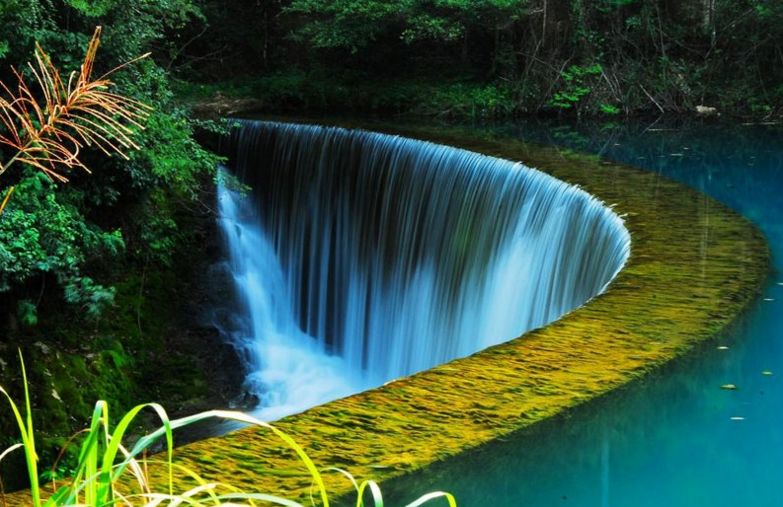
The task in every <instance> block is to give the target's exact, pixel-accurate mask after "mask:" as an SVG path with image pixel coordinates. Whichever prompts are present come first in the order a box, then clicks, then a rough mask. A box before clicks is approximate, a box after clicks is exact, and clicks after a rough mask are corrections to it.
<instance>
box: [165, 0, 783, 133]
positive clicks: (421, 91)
mask: <svg viewBox="0 0 783 507" xmlns="http://www.w3.org/2000/svg"><path fill="white" fill-rule="evenodd" d="M205 12H206V14H207V18H206V20H205V21H204V22H203V23H200V24H198V25H194V26H191V27H190V28H189V34H188V36H187V37H186V38H185V39H184V40H183V43H182V47H181V48H180V50H177V51H176V52H174V53H173V54H172V61H171V69H172V70H176V71H177V75H178V77H179V78H181V79H184V80H189V81H192V82H201V83H204V82H210V81H211V82H212V83H213V86H188V85H184V84H182V85H181V86H182V89H183V91H186V92H188V93H189V94H190V95H192V96H194V97H195V98H199V99H202V100H203V99H208V98H209V97H210V96H211V95H212V94H214V93H215V92H216V91H218V92H220V93H221V94H223V95H232V94H233V95H240V96H253V97H256V98H259V99H262V101H263V103H261V104H258V106H260V107H263V108H264V109H288V110H296V111H301V110H302V109H303V108H307V109H312V110H319V109H320V110H327V111H345V110H361V111H367V110H377V111H382V112H414V113H424V114H431V115H439V116H452V117H466V116H485V117H492V116H494V117H498V116H510V115H518V114H529V113H546V114H555V113H557V114H560V113H566V114H599V115H617V114H635V113H653V114H659V113H660V112H662V111H665V112H667V113H689V112H694V111H695V110H696V108H697V106H704V107H714V108H717V110H718V112H722V113H724V114H734V115H743V116H753V117H757V118H766V117H773V116H779V115H780V114H781V112H782V111H783V109H782V108H783V2H781V1H780V0H596V1H590V2H588V1H585V0H332V1H321V0H260V1H259V0H239V1H231V2H228V1H223V0H207V1H206V2H205ZM238 19H241V20H242V21H241V23H237V20H238Z"/></svg>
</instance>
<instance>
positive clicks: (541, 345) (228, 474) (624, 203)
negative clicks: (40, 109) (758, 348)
mask: <svg viewBox="0 0 783 507" xmlns="http://www.w3.org/2000/svg"><path fill="white" fill-rule="evenodd" d="M349 126H356V125H355V124H351V125H349ZM361 126H362V127H365V128H368V129H371V130H377V131H384V132H389V133H400V134H402V135H405V136H408V137H414V138H419V139H427V140H432V141H435V142H439V143H443V144H449V145H453V146H459V147H463V148H466V149H470V150H473V151H477V152H481V153H485V154H488V155H494V156H498V157H502V158H507V159H510V160H519V161H523V162H524V163H525V164H526V165H528V166H531V167H536V168H538V169H541V170H543V171H545V172H547V173H549V174H552V175H553V176H555V177H557V178H559V179H562V180H564V181H567V182H569V183H573V184H578V185H579V186H581V187H582V188H583V189H585V190H586V191H588V192H590V193H592V194H594V195H596V196H597V197H598V198H600V199H601V200H603V201H605V202H606V203H608V204H611V205H614V210H615V211H616V212H617V213H618V214H620V215H622V216H625V220H626V226H627V228H628V230H629V231H630V233H631V238H632V245H631V249H632V251H631V257H630V259H629V261H628V263H627V265H626V266H625V268H624V269H623V270H622V271H621V272H620V273H619V275H618V276H617V278H616V279H615V280H614V281H613V282H612V283H611V285H610V287H609V288H608V290H607V291H606V292H605V293H604V294H602V295H600V296H598V297H596V298H594V299H592V300H591V301H590V302H589V303H588V304H586V305H585V306H583V307H581V308H579V309H577V310H575V311H573V312H571V313H569V314H568V315H566V316H564V317H563V318H561V319H560V320H558V321H557V322H555V323H553V324H551V325H549V326H546V327H544V328H542V329H538V330H534V331H531V332H529V333H527V334H525V335H524V336H522V337H520V338H517V339H514V340H511V341H509V342H506V343H504V344H501V345H497V346H494V347H491V348H488V349H485V350H483V351H481V352H478V353H476V354H474V355H472V356H469V357H467V358H463V359H459V360H456V361H452V362H450V363H448V364H444V365H441V366H438V367H435V368H433V369H431V370H428V371H426V372H422V373H419V374H416V375H413V376H411V377H407V378H402V379H399V380H395V381H393V382H390V383H387V384H386V385H384V386H382V387H380V388H378V389H374V390H371V391H366V392H363V393H360V394H357V395H354V396H351V397H348V398H344V399H341V400H337V401H333V402H331V403H327V404H325V405H322V406H319V407H315V408H313V409H310V410H308V411H306V412H304V413H301V414H298V415H294V416H291V417H287V418H285V419H283V420H281V421H278V422H277V423H276V426H277V427H279V428H280V429H282V430H283V431H285V432H287V433H288V434H290V435H291V436H293V437H294V438H295V439H296V440H297V442H298V443H299V444H300V445H302V446H303V447H304V448H305V450H306V451H307V453H308V454H309V456H310V457H311V458H312V459H313V461H314V462H315V463H316V464H317V465H318V466H319V467H323V468H326V467H333V466H336V467H341V468H345V469H347V470H348V471H350V472H351V473H352V474H353V475H354V476H356V477H358V478H362V479H369V478H373V479H376V480H378V481H384V480H388V479H391V478H394V477H399V476H401V475H402V474H405V473H409V472H411V471H414V470H417V469H421V468H423V467H427V466H428V465H430V464H433V463H434V462H437V461H439V460H444V459H447V458H449V457H451V456H455V455H457V454H460V453H463V452H465V451H467V450H469V449H472V448H476V447H478V446H481V445H483V444H486V443H488V442H490V441H492V440H494V439H497V438H499V437H503V436H506V435H509V434H510V433H512V432H515V431H518V430H521V429H523V428H526V427H529V426H531V425H533V424H535V423H536V422H539V421H542V420H544V419H546V418H549V417H551V416H554V415H556V414H559V413H563V412H564V411H566V410H568V409H571V408H573V407H576V406H577V405H580V404H583V403H585V402H586V401H588V400H590V399H593V398H596V397H598V396H601V395H603V394H606V393H607V392H609V391H610V390H612V389H615V388H617V387H619V386H621V385H623V384H626V383H628V382H629V381H632V380H634V379H636V378H639V377H640V376H642V375H644V374H645V373H647V372H649V371H651V370H652V369H654V368H656V367H657V366H660V365H661V364H663V363H666V362H667V361H670V360H671V359H673V358H675V357H677V356H679V355H681V354H683V353H685V352H687V351H688V350H690V349H691V348H693V347H694V346H695V345H696V344H698V343H700V342H702V341H705V340H708V339H710V338H714V337H715V336H717V335H718V334H720V333H721V332H722V331H723V330H724V329H725V328H726V327H727V326H728V325H729V324H730V323H731V322H732V321H733V320H734V319H735V318H736V317H737V316H738V315H739V314H740V313H741V312H742V311H743V310H744V308H745V307H746V306H747V305H748V304H749V303H750V302H752V301H753V300H754V296H756V294H757V293H758V289H759V287H760V285H761V283H762V282H763V281H764V279H765V278H766V276H767V273H768V262H769V260H768V256H769V253H768V249H767V246H766V242H765V241H764V238H763V237H762V235H761V234H760V233H759V232H758V230H757V229H756V228H755V227H753V226H752V225H751V224H750V223H749V222H748V221H747V220H745V219H744V218H742V217H741V216H739V215H737V214H736V213H734V212H733V211H731V210H729V209H728V208H727V207H725V206H724V205H722V204H720V203H718V202H717V201H715V200H713V199H711V198H709V197H707V196H705V195H703V194H700V193H698V192H696V191H694V190H691V189H689V188H686V187H684V186H683V185H680V184H678V183H675V182H673V181H670V180H667V179H664V178H661V177H659V176H658V175H656V174H655V173H652V172H645V171H640V170H637V169H633V168H629V167H626V166H622V165H618V164H614V163H609V162H606V161H601V160H598V159H597V158H596V157H589V156H581V155H575V154H573V153H571V152H561V151H558V150H557V149H555V148H551V147H541V146H534V145H530V144H526V143H523V142H521V141H518V140H513V139H506V138H502V137H495V136H493V135H492V134H482V133H477V132H476V131H475V130H471V131H465V132H463V131H460V130H459V129H450V130H445V131H444V130H443V129H440V130H438V131H437V133H433V132H432V131H431V130H428V129H419V128H416V127H389V126H388V125H380V124H372V123H363V124H362V125H361ZM479 136H480V138H479ZM509 311H513V308H509ZM422 339H426V337H422ZM176 462H178V463H180V464H183V465H185V466H187V467H189V468H191V469H193V470H195V471H197V472H198V473H199V474H201V476H202V477H204V478H205V479H207V480H210V481H219V482H225V483H229V484H231V485H233V486H234V487H237V488H240V489H242V490H245V491H253V492H257V491H260V492H265V493H271V494H276V495H280V496H283V497H286V498H289V499H291V500H299V501H302V502H305V501H307V498H308V497H309V493H308V492H309V489H310V486H311V480H310V476H309V475H308V473H307V471H306V470H305V468H304V466H303V465H302V464H301V463H300V462H298V461H297V459H296V457H295V456H294V454H293V452H291V451H288V450H286V449H285V448H284V446H283V445H281V444H280V442H279V441H278V440H276V438H275V437H274V436H273V435H272V434H271V433H270V432H269V431H264V430H258V429H244V430H240V431H237V432H234V433H231V434H228V435H225V436H222V437H216V438H211V439H207V440H203V441H200V442H196V443H193V444H189V445H186V446H184V447H182V448H180V449H178V451H177V452H176ZM161 472H162V471H161V470H156V471H154V472H153V473H154V474H157V477H158V478H159V479H160V482H159V484H161V485H162V486H163V485H165V484H166V482H165V476H164V475H163V474H162V473H161ZM327 485H328V486H329V488H330V490H331V492H332V494H333V495H335V496H337V495H340V494H341V493H347V492H349V489H350V484H349V483H348V482H347V481H345V480H344V479H340V478H339V477H337V476H334V477H332V476H327ZM424 492H425V491H421V492H413V493H424ZM16 499H17V500H19V497H18V496H17V497H16Z"/></svg>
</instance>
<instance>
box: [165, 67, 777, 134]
mask: <svg viewBox="0 0 783 507" xmlns="http://www.w3.org/2000/svg"><path fill="white" fill-rule="evenodd" d="M173 90H174V93H175V95H176V97H177V100H178V101H179V102H180V103H182V104H183V105H184V106H186V107H189V108H191V109H192V110H193V113H194V114H195V115H196V116H198V117H203V118H212V119H216V118H223V117H226V116H236V115H241V114H253V113H263V114H292V115H315V114H326V115H351V114H352V115H362V116H367V115H381V116H384V117H389V116H391V117H421V118H430V119H440V120H449V121H465V120H484V121H487V120H490V121H499V120H511V119H514V118H521V117H526V118H534V117H539V118H563V119H569V118H585V119H592V120H594V121H604V122H611V121H617V120H621V119H623V118H628V117H650V118H659V117H661V116H664V117H668V118H690V119H694V118H700V119H704V118H707V119H724V120H733V121H738V122H753V123H764V122H775V123H777V122H781V121H783V108H780V109H776V108H771V107H770V108H761V109H748V108H747V107H746V104H744V103H740V102H735V101H731V100H727V101H724V102H722V103H721V102H717V101H715V102H707V103H704V104H695V105H694V106H693V107H691V108H678V109H665V108H662V107H661V106H660V104H658V105H656V103H655V101H653V100H650V99H649V98H647V97H645V96H642V97H638V98H637V100H635V101H632V102H629V103H627V104H625V105H624V107H623V108H622V109H621V108H617V107H614V108H609V107H603V108H602V107H597V106H596V107H594V108H588V109H586V110H577V109H576V108H568V109H564V108H555V107H551V106H549V105H548V104H547V103H546V101H541V100H532V99H528V100H526V99H524V98H522V97H519V96H517V94H516V92H515V91H514V89H513V88H511V87H509V86H507V85H504V84H502V83H493V82H486V83H485V82H477V81H470V80H453V81H443V80H427V79H408V80H405V79H397V80H375V81H374V80H372V79H349V78H344V77H340V76H326V77H325V76H323V75H322V74H320V73H319V74H317V75H315V76H313V75H311V74H308V73H304V72H287V73H278V74H272V75H268V76H261V77H246V78H236V79H231V80H228V81H222V82H211V83H205V82H189V81H183V80H176V81H174V82H173Z"/></svg>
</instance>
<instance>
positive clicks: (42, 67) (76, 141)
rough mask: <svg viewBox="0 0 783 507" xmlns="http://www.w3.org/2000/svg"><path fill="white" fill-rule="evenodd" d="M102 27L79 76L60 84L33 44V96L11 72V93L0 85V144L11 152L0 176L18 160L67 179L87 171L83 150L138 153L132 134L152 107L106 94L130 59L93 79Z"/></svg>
mask: <svg viewBox="0 0 783 507" xmlns="http://www.w3.org/2000/svg"><path fill="white" fill-rule="evenodd" d="M100 35H101V28H100V27H98V28H96V29H95V33H94V35H93V36H92V39H91V40H90V44H89V46H88V47H87V53H86V54H85V56H84V62H83V63H82V65H81V70H80V72H78V73H77V72H72V73H71V75H70V76H69V77H68V81H67V82H65V81H63V80H62V78H61V76H60V73H59V71H58V70H57V68H56V67H55V66H54V65H53V64H52V61H51V58H49V56H48V55H47V54H46V52H45V51H44V50H43V49H42V48H41V46H39V45H37V44H36V51H35V64H33V63H28V67H29V69H30V71H31V72H32V76H33V77H34V78H35V84H36V85H37V90H36V91H37V92H38V93H37V94H36V93H34V90H33V89H32V88H31V87H30V86H29V85H28V84H27V82H26V81H25V78H24V76H23V75H22V73H21V72H19V71H18V70H16V69H13V72H14V75H15V76H16V79H17V87H16V92H14V91H13V90H11V89H10V88H9V87H8V86H7V85H6V84H5V83H2V82H0V92H2V93H3V94H4V95H5V96H0V145H5V146H6V147H8V148H10V149H11V150H10V151H11V152H12V153H15V154H14V155H13V156H12V157H11V158H10V159H9V160H8V161H6V162H4V163H3V162H0V175H2V174H3V173H4V172H5V171H6V170H7V169H8V168H9V167H10V166H11V165H12V164H14V163H15V162H19V163H22V164H26V165H28V166H31V167H35V168H36V169H39V170H41V171H43V172H44V173H45V174H46V175H47V176H49V177H50V178H52V179H55V180H58V181H63V182H64V181H68V180H67V178H66V176H65V173H66V172H67V171H68V170H71V169H73V168H80V169H83V170H85V171H87V172H90V171H89V169H88V168H87V167H86V166H85V165H84V164H83V163H82V162H81V161H80V160H79V154H80V151H81V149H82V148H83V147H85V146H95V147H97V148H98V149H100V150H101V151H103V152H104V153H105V154H107V155H110V154H112V153H114V154H117V155H120V156H122V157H124V158H127V152H128V151H129V150H132V149H137V148H138V145H137V144H136V143H135V142H134V141H133V135H134V133H135V132H136V131H137V130H139V129H142V128H143V126H142V123H143V122H144V120H146V119H147V117H148V116H149V113H150V110H151V108H150V107H149V106H147V105H146V104H144V103H142V102H139V101H137V100H134V99H131V98H128V97H124V96H122V95H118V94H116V93H112V92H110V91H109V89H110V87H111V86H112V84H113V83H112V81H111V80H110V79H109V76H110V75H111V74H113V73H114V72H116V71H117V70H119V69H120V68H123V67H125V66H127V65H129V64H131V63H133V62H135V61H138V60H140V59H142V58H146V57H147V56H148V54H147V55H143V56H141V57H139V58H136V59H134V60H131V61H130V62H127V63H125V64H123V65H120V66H119V67H116V68H115V69H113V70H111V71H110V72H108V73H106V74H104V75H103V76H101V77H99V78H97V79H93V77H92V74H93V66H94V64H95V55H96V53H97V51H98V46H99V45H100Z"/></svg>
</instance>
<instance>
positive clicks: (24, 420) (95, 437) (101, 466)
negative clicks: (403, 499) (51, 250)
mask: <svg viewBox="0 0 783 507" xmlns="http://www.w3.org/2000/svg"><path fill="white" fill-rule="evenodd" d="M20 360H21V352H20ZM21 371H22V382H23V387H24V404H23V405H22V407H19V406H18V405H17V404H16V403H15V401H14V399H13V397H12V396H11V395H10V394H9V393H8V392H7V391H6V390H5V389H4V388H3V387H2V386H0V395H3V396H4V397H5V398H6V401H7V402H8V406H9V407H10V409H11V413H12V414H13V419H14V421H15V423H16V426H17V429H18V431H19V435H20V437H21V442H19V443H16V444H13V445H11V446H10V447H9V448H7V449H5V450H4V451H2V452H0V462H2V460H3V459H4V458H5V457H6V456H7V455H8V454H9V453H12V452H14V451H20V452H23V453H24V463H25V467H26V471H27V475H28V478H29V480H30V500H31V503H32V505H33V507H42V506H44V505H45V506H46V507H57V506H63V507H65V506H72V505H85V506H90V507H98V506H104V505H114V504H117V503H120V502H121V503H124V504H126V505H150V504H155V503H157V502H159V501H164V502H165V503H171V504H179V503H183V502H184V503H187V504H189V505H194V506H202V505H204V506H207V505H229V504H230V505H239V504H240V503H241V504H245V502H249V504H250V505H253V502H254V501H259V502H263V503H271V504H273V505H285V506H289V507H302V506H301V504H299V503H296V502H293V501H290V500H287V499H285V498H282V497H278V496H275V495H270V494H266V493H256V492H243V491H237V490H236V489H235V488H233V487H232V486H231V485H225V484H218V483H209V482H208V479H206V480H205V479H204V478H201V477H199V475H198V473H197V471H195V470H190V469H183V468H182V467H178V468H176V469H175V468H174V464H173V454H174V430H177V429H179V428H183V427H187V426H189V425H192V424H197V423H199V422H201V421H204V420H207V419H214V418H219V419H227V420H232V421H235V422H240V423H242V424H245V425H253V426H257V427H259V428H262V429H265V430H268V431H270V432H272V433H273V434H274V435H275V436H276V437H277V438H278V439H279V440H280V441H282V442H283V443H284V444H285V447H286V448H287V449H288V450H290V451H292V452H293V453H295V454H296V456H297V458H298V459H299V460H300V461H301V463H302V465H303V466H304V468H305V469H306V470H307V472H308V475H309V476H310V478H311V480H312V486H313V494H312V495H311V505H313V506H315V505H316V498H317V501H318V503H319V504H320V505H323V506H324V507H328V506H329V503H330V499H329V493H328V492H327V489H326V485H325V483H324V480H323V475H322V474H323V473H322V472H321V471H319V468H318V467H317V466H316V465H315V463H313V461H312V460H311V459H310V458H309V457H308V456H307V453H306V452H305V450H304V449H303V448H302V447H301V446H300V445H299V444H298V443H296V441H295V440H294V439H293V438H291V437H290V436H289V435H287V434H286V433H284V432H282V431H280V430H279V429H277V428H276V427H274V426H272V425H270V424H268V423H266V422H264V421H260V420H258V419H255V418H253V417H251V416H249V415H246V414H243V413H240V412H228V411H222V410H212V411H209V412H203V413H200V414H195V415H191V416H188V417H184V418H181V419H175V420H171V419H170V418H169V416H168V414H167V413H166V411H165V410H164V409H163V407H162V406H160V405H158V404H157V403H145V404H142V405H137V406H135V407H134V408H132V409H131V410H129V411H128V412H127V413H126V414H125V415H123V416H122V417H121V418H120V420H119V421H118V422H117V423H116V424H113V423H112V421H111V419H110V418H109V406H108V404H107V403H106V402H105V401H98V402H97V403H96V404H95V407H94V409H93V411H92V418H91V420H90V423H89V425H88V426H87V428H86V431H85V432H84V435H83V436H81V438H80V439H79V440H78V442H77V443H78V444H79V447H78V452H77V454H76V456H77V458H76V461H75V463H74V464H73V465H71V466H61V465H59V464H58V463H55V464H54V467H53V468H51V469H50V471H49V472H44V473H41V469H40V466H41V464H40V463H39V457H38V451H37V449H36V444H37V439H36V437H37V434H36V431H35V426H34V424H33V406H32V403H31V396H30V392H29V387H28V382H27V373H26V370H25V367H24V362H22V366H21ZM145 409H146V410H148V411H151V412H154V413H155V415H156V416H157V417H158V418H159V419H160V420H161V421H162V424H163V425H162V427H160V428H159V429H157V430H156V431H153V432H151V433H148V434H146V435H144V436H142V437H141V438H139V439H137V440H136V442H135V443H134V444H133V445H128V446H127V447H126V446H123V440H124V439H125V437H126V435H127V434H128V433H130V431H131V430H132V429H133V423H134V421H135V420H136V419H137V418H138V417H139V415H140V414H141V413H142V411H143V410H145ZM161 439H163V440H164V442H165V453H166V458H165V459H164V460H162V462H163V464H164V465H165V466H166V469H167V472H168V473H167V477H168V481H167V484H165V485H161V484H155V483H152V482H151V481H150V480H149V478H148V477H147V470H148V461H147V458H146V454H147V452H148V451H149V450H150V449H152V448H153V446H155V445H156V444H157V443H158V442H159V441H160V440H161ZM126 448H127V451H126ZM329 471H330V472H337V473H340V474H342V475H344V476H345V477H346V478H347V479H348V480H349V481H350V483H351V484H352V485H353V486H354V488H355V491H356V495H357V505H358V506H361V505H364V496H365V495H364V492H365V490H369V491H370V493H371V497H372V499H373V505H374V506H375V507H383V496H382V494H381V490H380V488H379V487H378V485H377V484H376V483H375V482H374V481H372V480H367V481H363V482H362V483H359V482H357V481H356V480H355V479H354V478H353V476H351V474H349V473H348V472H346V471H344V470H342V469H330V470H329ZM175 477H176V478H177V479H180V478H185V479H188V480H191V481H192V480H193V479H194V478H195V483H196V484H197V486H195V487H193V488H191V489H188V490H186V491H182V492H179V493H176V492H175ZM54 479H62V482H61V483H60V485H59V486H56V484H55V483H53V484H52V485H53V486H54V490H53V493H52V494H51V496H50V497H49V498H47V499H46V500H44V494H43V485H42V482H44V481H48V480H54ZM44 483H45V482H44ZM129 488H130V491H131V493H129V492H128V489H129ZM440 498H443V499H445V500H446V501H447V502H448V505H449V506H450V507H456V506H457V502H456V500H455V499H454V497H453V496H452V495H451V494H449V493H444V492H439V491H438V492H433V493H429V494H426V495H424V496H422V497H421V498H419V499H418V500H415V501H413V502H412V503H410V504H408V505H407V507H418V506H420V505H423V504H425V503H427V502H429V501H431V500H436V499H440Z"/></svg>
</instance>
